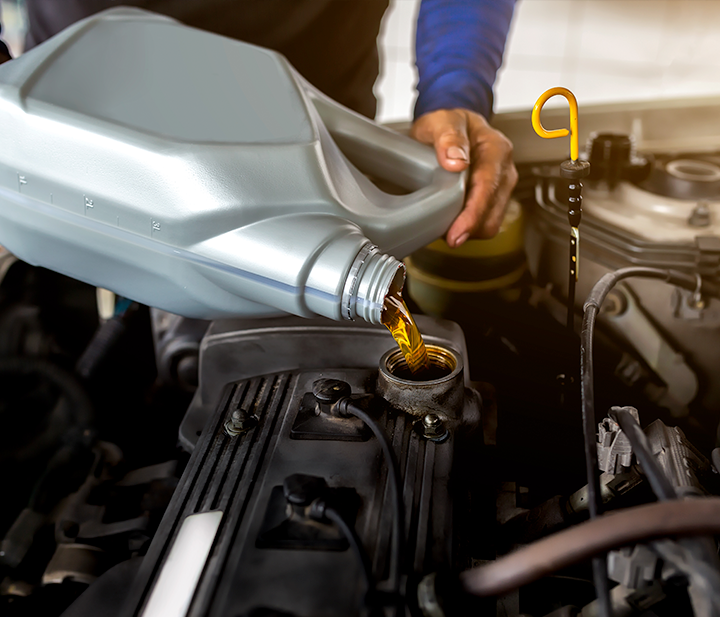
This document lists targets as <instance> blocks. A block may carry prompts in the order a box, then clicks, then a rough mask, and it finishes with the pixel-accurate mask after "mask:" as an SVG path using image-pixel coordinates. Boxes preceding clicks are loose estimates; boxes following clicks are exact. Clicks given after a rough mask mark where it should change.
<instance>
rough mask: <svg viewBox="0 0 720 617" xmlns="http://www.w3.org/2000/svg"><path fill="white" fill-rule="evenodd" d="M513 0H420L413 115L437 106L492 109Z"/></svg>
mask: <svg viewBox="0 0 720 617" xmlns="http://www.w3.org/2000/svg"><path fill="white" fill-rule="evenodd" d="M514 4H515V0H422V3H421V5H420V13H419V15H418V23H417V38H416V58H417V66H418V73H419V82H418V100H417V103H416V105H415V117H416V118H417V117H419V116H421V115H423V114H425V113H428V112H430V111H434V110H437V109H453V108H463V109H469V110H471V111H474V112H477V113H479V114H481V115H482V116H484V117H486V118H487V117H489V116H490V114H491V113H492V101H493V97H492V86H493V83H494V82H495V75H496V73H497V70H498V69H499V68H500V65H501V63H502V55H503V51H504V49H505V39H506V38H507V33H508V31H509V29H510V21H511V19H512V13H513V7H514Z"/></svg>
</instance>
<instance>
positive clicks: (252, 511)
mask: <svg viewBox="0 0 720 617" xmlns="http://www.w3.org/2000/svg"><path fill="white" fill-rule="evenodd" d="M448 353H449V354H451V356H452V358H453V360H454V362H456V363H457V367H458V368H459V374H460V381H459V383H457V382H455V385H454V388H455V389H456V390H459V396H456V397H455V401H456V403H457V404H458V405H459V406H456V407H450V408H448V409H449V416H450V417H449V418H444V419H443V421H442V425H443V428H442V430H443V431H444V432H446V433H447V435H443V437H444V438H443V439H436V438H435V437H437V436H438V426H436V425H437V424H438V423H437V422H435V419H436V418H437V416H435V418H432V417H430V418H428V416H432V415H433V414H425V416H420V417H417V416H412V415H408V414H406V413H403V412H402V411H399V410H398V409H397V408H396V407H394V406H392V405H390V404H389V403H388V402H387V401H385V400H384V399H382V398H380V397H378V396H376V392H377V388H376V381H377V373H378V371H377V370H376V369H332V370H315V371H291V372H281V373H276V374H273V375H266V376H260V377H254V378H250V379H245V380H240V381H237V382H235V383H232V384H230V385H229V386H228V387H227V388H226V392H225V395H224V396H223V398H222V401H221V402H220V404H219V406H218V408H217V410H216V412H215V413H214V415H213V416H212V417H211V419H210V420H209V422H208V424H207V426H206V428H205V429H204V431H203V433H202V436H201V437H200V440H199V442H198V444H197V446H196V448H195V450H194V452H193V455H192V457H191V460H190V462H189V464H188V467H187V469H186V471H185V473H184V476H183V478H182V480H181V482H180V485H179V486H178V489H177V491H176V492H175V494H174V496H173V500H172V503H171V504H170V506H169V508H168V510H167V512H166V515H165V518H164V519H163V522H162V523H161V526H160V528H159V530H158V532H157V534H156V536H155V539H154V540H153V543H152V545H151V547H150V549H149V551H148V553H147V556H146V557H145V559H144V561H143V564H142V567H141V569H140V571H139V574H138V577H137V579H136V581H135V584H134V587H133V589H132V591H131V592H130V594H129V595H128V598H129V604H128V607H126V608H127V611H128V612H127V614H128V615H129V614H133V615H135V614H138V613H140V614H142V611H143V610H144V611H145V613H144V614H150V613H148V610H149V609H148V608H147V607H148V606H153V605H155V604H157V603H158V602H159V600H158V599H157V598H158V597H164V596H163V594H164V593H165V592H166V588H167V585H168V579H169V578H172V575H171V574H169V572H170V571H171V568H172V562H173V560H174V559H176V558H177V555H179V554H180V553H182V550H183V549H182V547H181V544H182V543H183V542H184V541H185V538H186V536H188V532H187V529H188V528H189V527H190V526H193V527H197V526H198V525H200V526H202V525H201V524H200V523H199V521H200V520H204V521H206V523H207V527H209V531H207V530H206V531H205V532H203V533H205V537H206V543H205V544H204V545H203V547H198V546H195V548H194V550H193V553H192V555H191V556H190V557H188V556H187V555H186V557H185V558H186V559H189V561H185V568H186V569H190V570H192V571H194V572H196V576H195V578H194V579H192V582H191V583H190V584H189V586H190V587H189V590H175V591H174V592H173V593H175V594H180V595H184V597H185V600H184V601H186V602H187V605H183V606H185V608H187V609H189V612H188V613H187V614H188V615H201V614H202V615H212V616H220V615H223V616H225V615H227V616H230V615H232V616H236V615H248V614H255V613H254V611H262V610H265V611H276V612H282V614H292V615H321V614H322V615H328V616H329V615H355V614H360V612H361V608H360V607H361V605H362V598H363V588H362V587H363V585H362V576H361V569H360V563H359V561H358V559H357V558H356V556H355V555H354V554H353V552H352V551H350V550H346V549H347V548H348V546H347V543H345V542H344V540H343V537H342V535H341V534H339V533H338V530H337V529H335V528H334V527H333V526H332V525H328V524H323V523H318V522H313V521H310V522H309V521H308V520H303V519H302V516H301V514H302V513H300V514H298V512H297V507H296V506H295V505H293V504H295V501H289V499H290V498H289V497H287V498H286V495H287V490H288V489H287V482H296V481H297V477H298V476H297V474H303V476H302V477H304V478H307V477H311V478H314V479H315V480H313V482H315V481H317V482H321V483H323V484H326V485H327V486H329V487H330V490H337V491H345V492H348V493H352V494H353V495H355V496H356V498H357V503H356V507H355V508H354V511H353V512H352V513H351V516H350V517H349V519H350V520H351V521H352V523H353V524H354V528H355V530H356V532H357V534H358V535H359V537H360V539H361V542H362V545H363V546H364V548H365V551H366V552H367V554H368V556H369V559H370V563H371V564H372V572H373V576H374V578H375V579H376V581H383V580H385V579H386V578H387V577H388V568H389V567H390V565H389V559H390V555H389V545H390V535H391V521H392V515H393V514H392V509H391V507H390V501H391V497H390V493H391V491H390V489H389V487H388V475H389V474H388V466H387V465H386V464H385V462H384V461H383V458H382V456H381V448H380V444H379V442H378V441H377V439H375V438H373V437H372V436H371V434H370V433H369V431H366V430H364V427H363V425H362V423H358V422H357V421H355V419H353V418H340V417H336V416H333V415H331V414H330V413H327V411H328V409H327V405H328V403H326V402H325V390H326V389H327V388H325V385H327V384H328V383H329V384H331V385H332V384H336V385H337V388H338V389H340V390H342V391H343V394H347V393H351V398H352V399H353V400H357V401H362V400H367V399H368V395H370V397H369V398H370V400H371V404H370V407H369V410H370V411H369V413H371V414H372V415H374V417H376V418H377V420H378V421H379V423H380V424H381V425H382V427H383V428H384V430H385V431H386V432H387V435H388V436H389V438H390V440H391V442H392V447H393V449H394V452H395V455H396V457H397V459H398V461H399V464H400V469H401V470H402V478H403V480H402V494H403V495H404V503H405V517H404V519H405V520H404V521H403V530H404V534H405V540H406V550H405V554H404V555H403V558H402V573H403V575H404V576H410V577H412V576H413V575H419V574H422V573H425V572H427V571H430V570H433V569H437V568H440V567H446V566H450V565H451V564H452V563H453V532H452V528H453V527H452V520H453V502H454V497H453V495H452V494H451V492H450V482H451V478H452V475H453V453H454V449H455V444H456V443H457V440H458V438H459V437H460V434H461V432H462V431H463V429H467V428H472V427H475V426H477V424H478V423H479V411H480V409H479V403H480V400H479V396H478V395H477V394H475V393H474V392H473V391H467V392H466V390H465V386H464V381H463V378H462V373H463V361H462V356H461V354H459V353H457V352H453V351H452V350H448ZM328 380H332V381H328ZM456 394H457V393H456ZM251 417H252V418H253V420H252V422H249V423H247V421H248V419H249V418H251ZM243 423H247V426H243V427H240V424H243ZM228 427H229V428H228ZM238 427H239V428H238ZM236 429H237V430H236ZM284 486H285V488H283V487H284ZM284 491H285V492H284ZM202 517H205V518H204V519H202ZM211 519H212V520H211ZM197 533H199V532H196V535H197ZM201 535H202V534H201ZM178 547H180V548H178ZM382 589H383V584H382V582H380V583H379V584H378V590H379V591H380V590H382ZM163 602H164V600H163ZM143 607H144V608H143ZM183 610H185V609H183ZM183 614H184V613H183ZM273 614H275V613H273Z"/></svg>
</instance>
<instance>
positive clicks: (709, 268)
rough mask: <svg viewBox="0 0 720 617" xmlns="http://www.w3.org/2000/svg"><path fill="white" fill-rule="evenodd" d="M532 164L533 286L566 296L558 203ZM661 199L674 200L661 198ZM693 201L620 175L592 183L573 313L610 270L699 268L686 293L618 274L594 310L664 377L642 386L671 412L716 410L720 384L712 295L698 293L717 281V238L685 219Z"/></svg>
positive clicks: (529, 235)
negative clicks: (692, 289)
mask: <svg viewBox="0 0 720 617" xmlns="http://www.w3.org/2000/svg"><path fill="white" fill-rule="evenodd" d="M537 171H538V173H539V174H540V176H539V178H538V183H537V186H536V190H535V193H534V200H533V201H534V203H532V204H531V206H530V207H529V208H528V211H527V214H528V222H529V224H528V225H527V227H526V248H527V253H528V266H529V269H530V271H531V273H532V274H533V277H534V278H535V279H536V281H537V283H538V284H539V285H540V286H541V287H545V286H547V285H550V286H551V287H552V288H553V290H554V291H555V292H556V293H557V294H558V295H559V296H561V297H566V296H567V281H566V279H567V276H566V269H567V247H566V235H567V223H566V213H565V207H564V206H561V204H560V203H559V201H558V198H557V197H556V190H557V191H559V190H560V187H559V185H558V183H557V181H556V180H555V179H553V178H551V177H549V176H548V175H546V174H545V172H544V171H542V170H540V169H538V170H537ZM663 200H665V201H663ZM668 200H669V201H672V204H670V205H668V204H666V203H665V202H666V201H668ZM696 206H697V203H696V202H694V201H687V200H685V201H683V200H678V199H670V198H663V197H661V196H657V195H652V194H650V193H648V192H646V191H643V190H641V189H640V188H638V187H637V186H635V185H631V184H629V183H627V182H620V183H619V184H618V186H617V187H616V188H614V189H611V190H610V189H608V188H607V187H605V186H602V185H597V186H594V187H593V186H592V184H591V185H590V186H589V187H588V190H587V194H586V196H585V202H584V210H585V213H584V215H583V216H584V218H583V226H584V237H583V244H582V247H581V254H580V273H581V274H580V279H579V281H578V284H577V285H578V286H577V292H576V298H577V303H576V308H577V310H578V311H580V310H581V309H582V303H583V302H584V299H585V298H586V297H587V294H588V293H589V291H590V289H591V287H592V285H593V284H594V283H595V282H596V281H597V280H599V279H600V277H601V276H603V275H604V274H606V273H608V272H611V271H613V270H616V269H618V268H622V267H627V266H651V267H658V268H671V269H676V270H681V271H685V272H692V273H695V274H697V275H698V289H697V291H696V293H694V294H693V293H688V292H685V291H682V290H678V289H677V288H675V287H673V286H672V285H669V284H666V283H664V282H662V281H657V280H632V281H629V282H625V283H624V284H623V285H622V286H619V287H618V289H617V290H616V292H614V295H613V296H612V297H610V298H608V308H606V309H605V310H604V311H603V313H602V314H601V316H600V324H602V325H603V326H605V327H606V328H608V329H609V330H610V331H611V332H613V333H614V335H615V336H616V337H619V339H620V340H622V341H624V344H625V345H626V346H630V347H631V348H634V349H635V352H636V353H637V355H638V356H639V357H640V358H642V360H643V362H645V363H646V364H647V365H648V366H649V367H650V368H651V370H652V371H653V372H654V373H655V375H656V376H657V377H658V379H659V381H661V382H662V383H663V384H664V385H663V386H661V387H660V388H656V389H655V391H654V392H650V391H648V392H646V394H647V395H648V397H649V398H650V399H651V400H652V401H654V402H656V403H658V404H660V405H662V406H664V407H666V408H668V409H669V410H670V411H671V412H672V413H673V414H674V415H675V416H682V415H686V414H687V413H688V406H690V405H692V404H696V405H701V406H702V407H704V408H706V409H707V410H709V411H717V410H718V409H720V382H718V381H717V380H716V379H713V371H714V369H715V367H717V366H718V362H720V345H719V344H718V343H720V341H719V340H718V338H717V332H718V324H720V301H718V300H716V299H713V298H707V297H705V296H704V295H703V293H702V282H703V280H712V281H716V280H717V278H718V276H719V275H720V270H719V269H718V264H719V263H720V261H719V256H720V238H718V237H717V236H715V235H711V232H712V231H713V230H714V228H712V229H709V228H706V227H703V228H698V227H697V226H695V224H694V223H692V224H691V223H690V222H688V221H689V220H690V219H692V220H693V221H696V219H697V217H695V218H694V219H693V218H692V217H691V214H692V212H693V211H694V210H693V209H694V208H696ZM668 208H669V210H668V211H669V212H670V214H667V212H666V210H667V209H668ZM638 221H642V223H641V224H639V223H638Z"/></svg>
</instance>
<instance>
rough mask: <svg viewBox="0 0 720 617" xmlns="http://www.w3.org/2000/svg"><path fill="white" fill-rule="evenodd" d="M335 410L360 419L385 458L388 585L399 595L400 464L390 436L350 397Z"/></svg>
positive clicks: (402, 538) (401, 543) (401, 546)
mask: <svg viewBox="0 0 720 617" xmlns="http://www.w3.org/2000/svg"><path fill="white" fill-rule="evenodd" d="M336 409H337V411H338V412H339V413H340V414H342V415H350V416H355V417H356V418H359V419H360V420H362V421H363V422H364V423H365V424H366V425H367V426H368V427H369V428H370V430H371V431H372V432H373V434H374V435H375V437H376V438H377V440H378V441H379V442H380V446H381V447H382V450H383V454H384V455H385V460H386V462H387V466H388V481H389V483H390V490H391V493H392V496H391V500H390V505H391V507H392V542H391V545H390V573H389V579H390V585H391V587H392V591H393V592H394V594H395V595H396V597H399V593H400V565H401V559H402V553H403V549H404V544H405V536H404V534H403V522H404V521H405V516H404V513H403V510H404V508H403V501H402V492H401V490H400V486H401V482H400V465H399V464H398V461H397V457H396V456H395V451H394V450H393V446H392V443H391V442H390V438H389V437H388V436H387V434H386V433H385V431H384V430H383V427H382V426H381V425H380V423H379V422H378V421H377V420H376V419H375V418H373V417H372V416H371V415H370V414H368V413H367V412H366V411H365V410H364V409H362V408H361V407H359V406H358V405H356V404H355V403H354V402H353V401H352V399H349V398H343V399H340V400H339V401H338V402H337V403H336Z"/></svg>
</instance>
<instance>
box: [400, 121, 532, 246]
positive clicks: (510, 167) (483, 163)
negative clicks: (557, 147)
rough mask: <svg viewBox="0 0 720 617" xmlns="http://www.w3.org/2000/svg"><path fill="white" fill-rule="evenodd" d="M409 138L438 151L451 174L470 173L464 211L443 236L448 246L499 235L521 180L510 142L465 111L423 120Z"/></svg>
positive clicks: (415, 125) (442, 163)
mask: <svg viewBox="0 0 720 617" xmlns="http://www.w3.org/2000/svg"><path fill="white" fill-rule="evenodd" d="M410 134H411V136H413V137H414V138H415V139H417V140H418V141H421V142H423V143H426V144H429V145H432V146H434V147H435V152H436V154H437V158H438V162H439V163H440V165H441V166H442V167H443V168H445V169H447V170H448V171H463V170H465V169H467V168H468V167H469V168H470V174H469V177H468V185H467V189H466V193H465V203H464V205H463V209H462V211H461V212H460V214H459V215H458V216H457V218H456V219H455V221H453V223H452V225H451V226H450V229H448V231H447V234H446V236H445V238H446V240H447V243H448V245H450V246H452V247H458V246H460V245H462V244H463V243H464V242H466V241H467V240H468V239H469V238H492V237H493V236H495V235H496V234H497V233H498V231H500V225H501V224H502V220H503V216H504V215H505V210H506V208H507V204H508V202H509V200H510V195H511V194H512V191H513V189H514V188H515V184H516V183H517V179H518V174H517V170H516V169H515V165H514V164H513V161H512V144H511V143H510V140H508V138H507V137H505V135H503V134H502V133H500V132H499V131H496V130H495V129H493V128H492V127H491V126H490V125H489V124H488V123H487V121H486V120H485V118H483V117H482V116H480V115H479V114H476V113H474V112H471V111H468V110H465V109H453V110H450V109H441V110H437V111H433V112H430V113H427V114H425V115H423V116H420V118H418V119H417V120H416V121H415V123H414V124H413V126H412V129H411V132H410Z"/></svg>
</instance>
